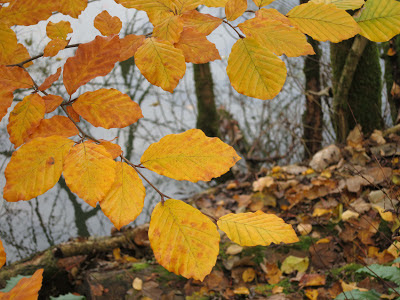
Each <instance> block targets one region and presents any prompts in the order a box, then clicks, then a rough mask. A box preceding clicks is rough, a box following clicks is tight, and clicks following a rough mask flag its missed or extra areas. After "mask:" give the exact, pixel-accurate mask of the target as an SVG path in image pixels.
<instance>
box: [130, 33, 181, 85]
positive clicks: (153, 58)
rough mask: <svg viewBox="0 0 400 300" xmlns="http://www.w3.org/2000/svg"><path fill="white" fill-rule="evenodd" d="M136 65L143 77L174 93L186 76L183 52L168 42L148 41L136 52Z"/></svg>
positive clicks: (153, 39)
mask: <svg viewBox="0 0 400 300" xmlns="http://www.w3.org/2000/svg"><path fill="white" fill-rule="evenodd" d="M135 63H136V66H137V67H138V68H139V70H140V72H141V73H142V74H143V76H144V77H145V78H146V79H147V80H148V81H149V82H150V83H151V84H153V85H156V86H159V87H161V88H162V89H163V90H165V91H168V92H170V93H172V92H173V91H174V88H175V87H176V86H177V85H178V82H179V80H180V79H181V78H182V77H183V75H185V72H186V64H185V57H184V56H183V54H182V51H181V50H179V49H176V48H175V47H174V46H173V45H172V44H171V43H169V42H167V41H160V40H157V39H155V38H149V39H146V40H145V41H144V43H143V45H142V46H140V47H139V49H138V50H137V51H136V54H135Z"/></svg>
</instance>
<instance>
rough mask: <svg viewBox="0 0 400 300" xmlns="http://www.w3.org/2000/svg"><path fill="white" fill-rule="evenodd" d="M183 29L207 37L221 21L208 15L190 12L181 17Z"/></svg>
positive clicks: (194, 11)
mask: <svg viewBox="0 0 400 300" xmlns="http://www.w3.org/2000/svg"><path fill="white" fill-rule="evenodd" d="M181 18H182V20H183V26H184V28H185V29H194V30H196V31H198V32H200V33H203V34H205V35H209V34H210V33H211V32H213V31H214V30H215V29H216V28H217V27H218V26H219V25H221V23H222V19H220V18H217V17H214V16H212V15H209V14H202V13H200V12H198V11H197V10H191V11H188V12H186V13H184V14H183V15H182V16H181Z"/></svg>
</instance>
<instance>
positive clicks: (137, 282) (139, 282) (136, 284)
mask: <svg viewBox="0 0 400 300" xmlns="http://www.w3.org/2000/svg"><path fill="white" fill-rule="evenodd" d="M132 287H133V288H134V289H135V290H137V291H141V290H142V288H143V280H142V279H140V278H139V277H136V278H135V279H134V280H133V282H132Z"/></svg>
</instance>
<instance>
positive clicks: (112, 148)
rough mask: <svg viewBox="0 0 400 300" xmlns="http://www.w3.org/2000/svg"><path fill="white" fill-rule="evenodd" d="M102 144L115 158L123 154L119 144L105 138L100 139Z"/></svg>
mask: <svg viewBox="0 0 400 300" xmlns="http://www.w3.org/2000/svg"><path fill="white" fill-rule="evenodd" d="M100 145H102V146H103V147H104V148H106V150H107V151H108V153H110V154H111V156H112V158H113V159H116V158H117V157H118V156H120V155H121V154H122V149H121V147H120V146H119V145H117V144H114V143H111V142H109V141H105V140H100Z"/></svg>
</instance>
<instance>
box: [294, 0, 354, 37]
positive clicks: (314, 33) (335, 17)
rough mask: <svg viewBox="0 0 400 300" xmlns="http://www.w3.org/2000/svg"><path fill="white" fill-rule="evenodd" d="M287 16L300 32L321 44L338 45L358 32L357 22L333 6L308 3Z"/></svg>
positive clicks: (297, 7) (299, 6)
mask: <svg viewBox="0 0 400 300" xmlns="http://www.w3.org/2000/svg"><path fill="white" fill-rule="evenodd" d="M287 16H288V17H289V20H290V23H292V25H294V26H296V27H297V28H298V29H299V30H300V31H301V32H303V33H306V34H308V35H310V36H311V37H312V38H313V39H315V40H317V41H321V42H325V41H331V42H334V43H338V42H340V41H343V40H346V39H349V38H351V37H353V36H355V35H356V34H357V33H359V32H360V27H359V26H358V25H357V22H356V21H354V19H353V18H352V17H351V16H350V15H349V14H348V13H347V12H346V11H344V10H342V9H339V8H337V7H336V6H335V5H334V4H315V3H312V2H308V3H305V4H301V5H298V6H296V7H294V8H293V9H292V10H291V11H289V12H288V14H287Z"/></svg>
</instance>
